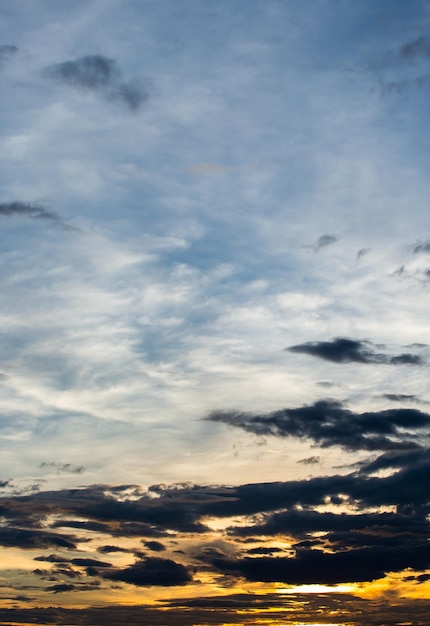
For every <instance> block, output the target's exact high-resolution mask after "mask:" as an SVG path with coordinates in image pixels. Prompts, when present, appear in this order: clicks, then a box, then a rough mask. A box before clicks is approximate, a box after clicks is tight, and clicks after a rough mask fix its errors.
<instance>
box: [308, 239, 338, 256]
mask: <svg viewBox="0 0 430 626" xmlns="http://www.w3.org/2000/svg"><path fill="white" fill-rule="evenodd" d="M336 241H338V238H337V237H335V236H334V235H321V237H318V239H317V240H316V242H315V243H314V244H313V245H312V246H311V248H313V249H314V251H315V252H319V251H320V250H321V249H322V248H327V247H328V246H331V245H333V244H334V243H336Z"/></svg>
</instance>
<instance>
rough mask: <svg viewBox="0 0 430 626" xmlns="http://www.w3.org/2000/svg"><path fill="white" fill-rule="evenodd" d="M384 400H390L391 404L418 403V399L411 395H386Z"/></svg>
mask: <svg viewBox="0 0 430 626" xmlns="http://www.w3.org/2000/svg"><path fill="white" fill-rule="evenodd" d="M382 397H383V398H386V399H387V400H390V401H391V402H414V401H417V397H416V396H415V395H413V394H409V393H384V394H383V396H382Z"/></svg>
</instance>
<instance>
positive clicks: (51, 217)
mask: <svg viewBox="0 0 430 626" xmlns="http://www.w3.org/2000/svg"><path fill="white" fill-rule="evenodd" d="M13 216H18V217H19V216H22V217H29V218H31V219H36V220H47V221H50V222H53V223H54V224H56V225H57V226H60V227H61V228H63V229H64V230H74V231H78V229H77V228H76V227H74V226H71V225H70V224H67V222H65V221H64V220H63V219H62V218H61V217H60V216H59V215H58V214H57V213H55V212H54V211H48V209H45V207H43V206H39V205H37V204H31V203H28V202H20V201H16V202H0V217H13Z"/></svg>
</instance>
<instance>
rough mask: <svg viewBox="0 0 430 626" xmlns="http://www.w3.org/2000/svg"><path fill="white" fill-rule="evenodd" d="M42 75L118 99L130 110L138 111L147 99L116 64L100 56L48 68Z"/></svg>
mask: <svg viewBox="0 0 430 626" xmlns="http://www.w3.org/2000/svg"><path fill="white" fill-rule="evenodd" d="M43 74H44V76H46V77H47V78H49V79H51V80H55V81H57V82H59V83H63V84H64V85H67V86H69V87H72V88H75V89H79V90H83V91H87V92H95V93H99V94H100V95H102V96H103V97H104V98H105V99H107V100H118V101H120V102H122V103H123V104H125V105H127V106H128V108H129V109H130V110H132V111H137V110H138V109H140V107H141V106H142V104H143V103H144V102H145V101H146V100H147V98H148V92H147V91H146V89H145V88H144V86H143V85H142V84H141V83H140V82H139V81H138V80H137V79H132V80H130V81H128V82H125V81H123V80H122V73H121V70H120V68H119V67H118V65H117V63H116V62H115V61H114V60H113V59H109V58H107V57H105V56H102V55H99V54H95V55H87V56H83V57H80V58H78V59H75V60H72V61H65V62H63V63H56V64H55V65H50V66H49V67H47V68H46V69H45V70H44V72H43Z"/></svg>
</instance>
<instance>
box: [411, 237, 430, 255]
mask: <svg viewBox="0 0 430 626" xmlns="http://www.w3.org/2000/svg"><path fill="white" fill-rule="evenodd" d="M422 253H424V254H428V253H430V239H427V241H418V242H417V243H416V244H415V246H414V254H422Z"/></svg>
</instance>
